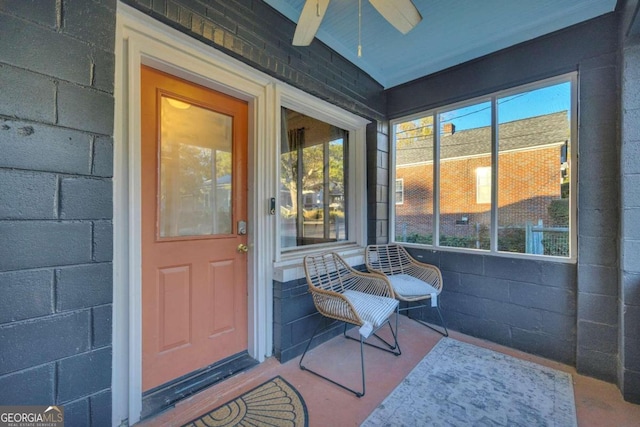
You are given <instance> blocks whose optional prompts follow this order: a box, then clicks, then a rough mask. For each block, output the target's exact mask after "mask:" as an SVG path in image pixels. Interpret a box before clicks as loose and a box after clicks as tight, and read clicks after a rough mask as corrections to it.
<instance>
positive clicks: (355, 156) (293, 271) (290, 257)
mask: <svg viewBox="0 0 640 427" xmlns="http://www.w3.org/2000/svg"><path fill="white" fill-rule="evenodd" d="M275 100H276V105H275V110H276V111H275V113H276V120H277V123H280V119H281V114H282V107H285V108H288V109H290V110H294V111H296V112H299V113H302V114H305V115H307V116H309V117H312V118H314V119H317V120H321V121H323V122H325V123H328V124H330V125H333V126H336V127H339V128H341V129H344V130H346V131H348V132H349V148H348V149H349V158H350V159H352V160H351V164H350V165H349V168H348V169H349V170H348V174H349V175H348V178H347V182H348V183H347V185H348V193H347V194H348V195H349V196H348V197H349V203H348V204H347V206H348V209H349V212H348V213H347V218H348V219H347V221H348V227H349V228H348V229H349V240H348V241H345V242H332V243H323V244H317V245H308V246H299V247H295V248H287V249H284V248H282V245H281V241H280V239H279V238H276V239H275V258H274V259H275V264H274V276H273V277H274V279H275V280H277V281H279V282H287V281H290V280H295V279H299V278H302V277H304V270H303V269H302V258H304V256H306V255H308V254H313V253H318V252H324V251H327V250H333V251H336V252H339V253H340V254H341V255H342V256H344V257H345V258H346V259H347V261H348V262H349V263H351V264H352V265H358V264H364V256H363V254H364V247H365V246H366V241H367V240H366V239H367V234H366V233H367V228H366V215H367V211H366V204H367V199H366V194H367V191H366V190H367V189H366V185H367V182H366V176H367V174H366V139H365V138H366V125H367V123H369V121H368V120H366V119H364V118H362V117H360V116H357V115H355V114H352V113H349V112H347V111H345V110H342V109H341V108H338V107H336V106H335V105H332V104H330V103H328V102H325V101H322V100H320V99H318V98H315V97H314V96H312V95H309V94H308V93H306V92H303V91H301V90H299V89H296V88H294V87H291V86H287V85H281V86H278V87H277V88H276V96H275ZM279 130H280V128H279V127H278V132H277V133H278V135H277V142H276V149H277V150H278V158H280V157H279V154H280V153H279V150H280V147H281V145H280V141H281V137H282V136H281V135H280V132H279ZM275 168H276V169H277V170H276V174H277V181H276V182H278V183H279V182H280V168H279V162H278V164H277V165H276V166H275ZM274 194H279V186H278V187H276V189H275V190H274ZM278 200H279V198H278V197H276V215H275V217H276V236H280V234H281V233H280V231H281V229H280V227H281V222H280V208H279V205H278V204H277V203H278V202H277V201H278Z"/></svg>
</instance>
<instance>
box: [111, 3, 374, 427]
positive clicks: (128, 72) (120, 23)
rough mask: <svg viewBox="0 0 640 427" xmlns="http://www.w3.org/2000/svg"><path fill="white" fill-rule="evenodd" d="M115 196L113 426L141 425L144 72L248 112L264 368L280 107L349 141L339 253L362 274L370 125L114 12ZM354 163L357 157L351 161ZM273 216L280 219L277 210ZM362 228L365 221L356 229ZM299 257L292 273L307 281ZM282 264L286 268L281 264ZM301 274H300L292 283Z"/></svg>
mask: <svg viewBox="0 0 640 427" xmlns="http://www.w3.org/2000/svg"><path fill="white" fill-rule="evenodd" d="M115 58H116V60H115V64H116V74H115V90H114V98H115V118H114V177H113V182H114V194H113V205H114V212H113V227H114V242H113V246H114V254H113V288H114V289H113V312H114V316H113V326H112V329H113V334H112V336H113V360H112V390H113V393H112V422H113V425H114V426H117V425H121V422H122V421H124V420H127V422H128V424H129V425H132V424H134V423H136V422H137V421H139V420H140V412H141V408H142V348H141V336H142V322H141V264H140V263H141V257H140V248H141V242H140V221H141V218H140V193H139V192H140V146H139V143H140V137H139V135H140V125H139V123H140V112H139V111H140V71H139V70H140V66H141V65H142V64H146V65H151V66H153V67H155V68H158V69H161V70H164V71H168V72H170V73H172V74H174V75H177V76H180V77H183V78H185V79H188V80H191V81H194V82H196V83H198V84H201V85H204V86H207V87H210V88H213V89H215V90H218V91H221V92H225V93H227V94H229V95H232V96H234V97H237V98H240V99H244V100H246V101H247V102H248V103H249V159H248V164H249V171H248V172H249V176H248V182H249V195H248V208H249V212H248V219H249V230H248V238H249V246H250V247H251V251H250V252H249V260H248V261H249V262H248V294H249V295H248V301H249V306H248V316H249V318H248V324H249V329H248V337H249V348H248V351H249V354H250V355H251V356H252V357H254V358H255V359H257V360H258V361H263V360H264V359H265V358H266V357H269V356H270V355H271V351H272V348H273V283H272V280H273V279H274V278H276V279H278V277H281V278H282V277H283V276H282V274H281V273H283V270H282V265H281V266H280V268H279V270H278V273H279V274H275V272H274V270H275V268H274V267H275V264H274V261H275V260H276V259H278V260H279V259H280V248H279V239H277V238H276V236H277V235H278V234H276V233H277V231H278V230H277V216H274V215H269V200H270V198H271V197H276V196H277V195H278V189H279V185H278V183H279V178H278V172H279V168H278V162H277V159H279V152H278V150H279V148H278V147H279V146H280V144H279V137H280V135H279V133H280V107H281V106H283V105H284V106H288V107H290V108H294V109H297V110H298V111H300V112H303V113H305V114H308V115H311V116H313V117H316V118H318V119H321V120H324V121H327V122H329V123H331V124H334V125H336V126H339V127H342V128H343V129H347V130H349V131H350V140H349V143H350V146H351V147H353V148H352V149H353V150H354V151H353V155H354V166H355V167H354V168H353V169H354V170H353V174H354V178H353V179H351V180H350V182H351V184H350V185H353V187H351V186H350V188H349V191H350V192H351V193H350V194H353V195H354V196H355V197H354V200H353V204H354V208H355V212H354V215H353V216H352V218H351V221H353V223H351V222H350V224H349V226H350V227H351V228H350V229H351V230H352V232H353V233H354V239H353V242H351V243H349V244H347V245H344V246H343V247H342V253H343V255H345V256H347V257H350V262H352V263H354V264H357V263H360V264H362V263H363V262H364V261H363V260H364V257H363V245H364V242H366V221H365V220H364V218H366V191H365V186H366V171H365V160H366V159H365V154H366V149H365V129H366V124H367V123H368V121H367V120H365V119H363V118H361V117H358V116H356V115H353V114H350V113H348V112H346V111H343V110H341V109H339V108H338V107H335V106H333V105H331V104H329V103H326V102H324V101H321V100H319V99H317V98H314V97H313V96H311V95H309V94H306V93H304V92H302V91H300V90H298V89H295V88H293V87H291V86H288V85H287V84H285V83H282V82H280V81H279V80H277V79H275V78H273V77H271V76H268V75H266V74H264V73H262V72H259V71H257V70H256V69H254V68H252V67H250V66H248V65H246V64H244V63H242V62H240V61H238V60H236V59H233V58H231V57H230V56H228V55H226V54H224V53H222V52H221V51H219V50H217V49H214V48H212V47H210V46H207V45H205V44H203V43H201V42H198V41H196V40H195V39H193V38H191V37H189V36H187V35H185V34H182V33H180V32H179V31H177V30H175V29H173V28H170V27H168V26H166V25H164V24H162V23H161V22H159V21H157V20H155V19H153V18H151V17H149V16H148V15H146V14H144V13H142V12H140V11H138V10H136V9H134V8H132V7H130V6H128V5H125V4H123V3H120V2H119V3H118V4H117V22H116V46H115ZM350 154H351V153H350ZM276 212H279V210H278V209H276ZM358 219H360V220H358ZM303 255H304V253H303V251H300V252H298V253H297V256H296V257H295V258H293V257H292V258H291V259H289V260H288V262H289V263H290V264H292V265H295V266H296V269H289V271H286V273H287V274H286V276H287V277H288V276H291V275H292V274H293V275H295V276H296V278H298V277H303V276H304V273H302V274H301V272H300V269H297V267H298V266H300V265H301V259H302V256H303ZM281 264H282V263H281ZM294 273H295V274H294Z"/></svg>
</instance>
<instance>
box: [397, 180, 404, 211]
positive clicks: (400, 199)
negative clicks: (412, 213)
mask: <svg viewBox="0 0 640 427" xmlns="http://www.w3.org/2000/svg"><path fill="white" fill-rule="evenodd" d="M403 203H404V180H403V179H396V205H401V204H403Z"/></svg>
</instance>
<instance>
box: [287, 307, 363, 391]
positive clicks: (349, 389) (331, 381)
mask: <svg viewBox="0 0 640 427" xmlns="http://www.w3.org/2000/svg"><path fill="white" fill-rule="evenodd" d="M322 320H323V319H320V323H318V326H316V329H315V330H314V331H313V335H311V339H310V340H309V342H308V343H307V346H306V347H305V349H304V352H303V353H302V357H301V358H300V362H298V366H299V367H300V369H302V370H303V371H307V372H310V373H312V374H314V375H316V376H318V377H320V378H322V379H324V380H327V381H329V382H330V383H332V384H335V385H337V386H338V387H340V388H343V389H345V390H347V391H349V392H351V393H353V394H355V395H356V397H362V396H364V393H365V375H364V348H363V345H362V344H363V343H364V339H363V338H362V336H360V369H361V371H362V392H359V391H356V390H353V389H351V388H349V387H347V386H345V385H343V384H340V383H339V382H336V381H334V380H332V379H331V378H328V377H326V376H324V375H322V374H320V373H318V372H316V371H314V370H312V369H309V368H307V367H306V366H304V365H303V364H302V360H303V359H304V357H305V356H306V354H307V350H309V346H311V341H313V339H314V338H315V336H316V334H317V332H318V329H319V328H320V325H321V324H322ZM344 328H345V336H346V330H347V324H346V322H345V326H344Z"/></svg>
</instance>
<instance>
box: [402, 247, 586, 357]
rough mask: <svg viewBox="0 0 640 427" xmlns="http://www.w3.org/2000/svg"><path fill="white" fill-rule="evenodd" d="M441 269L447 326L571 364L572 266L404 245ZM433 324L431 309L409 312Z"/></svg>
mask: <svg viewBox="0 0 640 427" xmlns="http://www.w3.org/2000/svg"><path fill="white" fill-rule="evenodd" d="M409 252H410V253H411V255H412V256H413V257H415V258H416V259H418V260H420V261H422V262H426V263H429V264H433V265H436V266H438V267H439V268H440V270H441V272H442V279H443V291H442V294H441V299H440V307H441V310H442V315H443V316H444V318H445V322H446V323H447V326H448V327H449V328H451V329H453V330H456V331H460V332H463V333H465V334H468V335H472V336H475V337H479V338H483V339H486V340H489V341H493V342H496V343H499V344H502V345H505V346H508V347H511V348H516V349H519V350H522V351H526V352H528V353H532V354H537V355H540V356H543V357H546V358H549V359H553V360H557V361H560V362H562V363H566V364H569V365H574V364H575V346H576V323H575V318H576V303H575V301H576V291H575V288H576V266H575V265H574V264H558V263H549V262H544V261H538V260H525V259H509V258H499V257H494V256H488V255H480V254H478V255H476V254H462V253H458V254H452V253H447V252H440V251H432V250H425V249H416V248H409ZM411 316H412V317H417V318H421V319H423V320H426V321H429V322H432V323H434V324H436V325H438V324H439V323H440V321H439V319H438V317H437V315H436V312H435V310H431V309H421V310H414V311H412V312H411Z"/></svg>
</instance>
